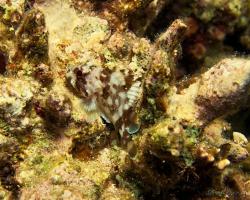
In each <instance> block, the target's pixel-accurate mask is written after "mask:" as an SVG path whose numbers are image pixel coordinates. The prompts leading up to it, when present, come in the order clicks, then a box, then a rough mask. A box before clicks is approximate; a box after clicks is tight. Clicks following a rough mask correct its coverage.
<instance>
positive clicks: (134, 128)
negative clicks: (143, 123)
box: [126, 123, 140, 134]
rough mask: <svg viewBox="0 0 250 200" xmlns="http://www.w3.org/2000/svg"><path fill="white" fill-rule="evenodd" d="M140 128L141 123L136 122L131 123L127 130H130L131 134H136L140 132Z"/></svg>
mask: <svg viewBox="0 0 250 200" xmlns="http://www.w3.org/2000/svg"><path fill="white" fill-rule="evenodd" d="M139 129H140V125H139V124H136V123H132V124H130V125H129V126H128V127H127V128H126V130H127V131H128V133H129V134H135V133H136V132H138V131H139Z"/></svg>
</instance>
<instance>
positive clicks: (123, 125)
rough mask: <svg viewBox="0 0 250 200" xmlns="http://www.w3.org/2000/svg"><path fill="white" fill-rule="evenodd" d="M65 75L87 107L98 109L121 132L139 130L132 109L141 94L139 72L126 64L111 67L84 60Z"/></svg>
mask: <svg viewBox="0 0 250 200" xmlns="http://www.w3.org/2000/svg"><path fill="white" fill-rule="evenodd" d="M67 78H68V80H69V82H70V84H71V86H73V88H74V89H75V90H76V91H77V92H78V93H80V95H81V97H82V98H83V100H84V103H85V104H86V105H87V106H86V108H87V111H89V112H90V111H95V112H97V113H99V114H100V116H101V117H102V118H104V120H105V121H107V122H108V123H112V124H113V125H114V127H115V128H116V129H117V130H119V133H120V134H121V136H123V135H124V133H125V132H127V133H129V134H133V133H135V132H137V131H138V130H139V128H140V125H139V124H138V123H137V121H136V111H135V110H136V107H138V104H140V99H141V96H142V77H141V76H138V75H136V73H134V72H133V71H132V70H130V69H128V68H122V69H113V70H110V69H109V68H105V67H100V66H96V65H94V64H91V63H87V64H84V65H80V66H74V67H70V68H69V70H68V73H67Z"/></svg>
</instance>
